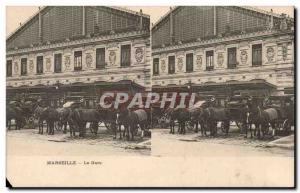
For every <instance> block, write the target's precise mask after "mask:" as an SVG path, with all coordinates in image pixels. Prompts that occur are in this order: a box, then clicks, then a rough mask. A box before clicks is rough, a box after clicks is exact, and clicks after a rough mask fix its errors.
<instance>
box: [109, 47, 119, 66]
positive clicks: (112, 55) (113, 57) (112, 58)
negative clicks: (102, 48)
mask: <svg viewBox="0 0 300 193" xmlns="http://www.w3.org/2000/svg"><path fill="white" fill-rule="evenodd" d="M116 59H117V55H116V51H115V50H110V51H109V55H108V61H109V65H111V66H114V65H115V64H116Z"/></svg>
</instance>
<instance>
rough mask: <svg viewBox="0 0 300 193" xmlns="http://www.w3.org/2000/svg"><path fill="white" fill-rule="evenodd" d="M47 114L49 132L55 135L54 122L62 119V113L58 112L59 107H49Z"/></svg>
mask: <svg viewBox="0 0 300 193" xmlns="http://www.w3.org/2000/svg"><path fill="white" fill-rule="evenodd" d="M47 115H48V116H47V118H46V122H47V125H48V127H49V130H48V134H49V135H54V123H55V122H56V121H59V120H60V114H59V113H58V111H57V109H55V108H53V107H48V108H47Z"/></svg>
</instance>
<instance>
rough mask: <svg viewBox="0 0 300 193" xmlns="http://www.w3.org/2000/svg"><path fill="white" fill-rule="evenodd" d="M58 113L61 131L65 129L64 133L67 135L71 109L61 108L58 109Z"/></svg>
mask: <svg viewBox="0 0 300 193" xmlns="http://www.w3.org/2000/svg"><path fill="white" fill-rule="evenodd" d="M56 111H57V113H58V118H59V120H58V123H59V124H58V126H59V127H61V129H63V133H67V126H68V121H69V114H70V111H71V109H70V108H66V107H61V108H57V109H56ZM69 125H70V123H69Z"/></svg>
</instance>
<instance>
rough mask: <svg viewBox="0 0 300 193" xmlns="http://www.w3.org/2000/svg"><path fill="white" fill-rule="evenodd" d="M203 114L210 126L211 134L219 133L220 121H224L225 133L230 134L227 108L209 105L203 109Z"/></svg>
mask: <svg viewBox="0 0 300 193" xmlns="http://www.w3.org/2000/svg"><path fill="white" fill-rule="evenodd" d="M202 116H203V120H204V122H205V124H206V125H207V126H208V127H209V128H210V136H216V135H217V123H218V122H219V121H221V122H223V123H224V127H225V133H226V135H228V132H229V125H230V118H229V116H228V112H227V110H226V109H225V108H219V107H208V108H206V109H204V110H203V114H202Z"/></svg>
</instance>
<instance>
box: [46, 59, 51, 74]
mask: <svg viewBox="0 0 300 193" xmlns="http://www.w3.org/2000/svg"><path fill="white" fill-rule="evenodd" d="M50 70H51V58H46V71H47V72H49V71H50Z"/></svg>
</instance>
